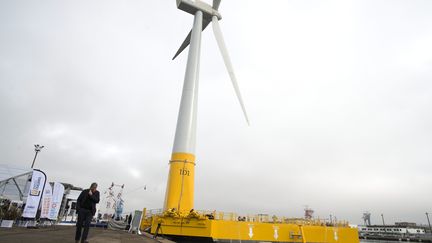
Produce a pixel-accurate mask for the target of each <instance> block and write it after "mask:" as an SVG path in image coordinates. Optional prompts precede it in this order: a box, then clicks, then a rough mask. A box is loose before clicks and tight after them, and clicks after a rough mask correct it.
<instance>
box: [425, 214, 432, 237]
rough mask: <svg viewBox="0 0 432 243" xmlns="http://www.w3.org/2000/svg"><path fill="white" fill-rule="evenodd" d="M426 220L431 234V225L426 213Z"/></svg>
mask: <svg viewBox="0 0 432 243" xmlns="http://www.w3.org/2000/svg"><path fill="white" fill-rule="evenodd" d="M426 218H427V220H428V224H429V231H430V233H431V234H432V228H431V224H430V221H429V213H428V212H426Z"/></svg>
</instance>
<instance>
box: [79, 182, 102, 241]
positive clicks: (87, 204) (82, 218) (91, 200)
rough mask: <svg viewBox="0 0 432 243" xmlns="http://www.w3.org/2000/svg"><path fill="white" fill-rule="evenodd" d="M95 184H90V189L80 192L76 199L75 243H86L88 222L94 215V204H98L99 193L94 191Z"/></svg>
mask: <svg viewBox="0 0 432 243" xmlns="http://www.w3.org/2000/svg"><path fill="white" fill-rule="evenodd" d="M96 188H97V183H92V184H91V186H90V189H86V190H84V191H82V192H81V194H80V195H79V197H78V199H77V204H76V208H77V212H78V221H77V223H76V233H75V242H76V243H79V241H80V239H81V242H82V243H84V242H87V235H88V232H89V227H90V222H91V220H92V218H93V215H95V213H96V203H99V191H97V190H96ZM83 224H84V232H83V233H82V236H81V228H82V226H83Z"/></svg>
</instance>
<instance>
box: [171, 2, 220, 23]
mask: <svg viewBox="0 0 432 243" xmlns="http://www.w3.org/2000/svg"><path fill="white" fill-rule="evenodd" d="M177 8H178V9H180V10H183V11H185V12H187V13H190V14H192V15H195V13H196V12H197V11H201V12H202V13H203V19H205V20H209V21H210V20H211V19H212V17H213V16H216V17H217V18H218V20H221V19H222V16H221V15H220V13H219V12H218V11H217V10H216V9H214V8H213V7H212V6H210V5H209V4H207V3H205V2H202V1H200V0H177Z"/></svg>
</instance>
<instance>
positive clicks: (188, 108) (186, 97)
mask: <svg viewBox="0 0 432 243" xmlns="http://www.w3.org/2000/svg"><path fill="white" fill-rule="evenodd" d="M220 2H221V1H220V0H213V5H212V6H210V5H209V4H207V3H205V2H203V1H200V0H177V8H178V9H180V10H183V11H185V12H188V13H190V14H192V15H194V23H193V27H192V30H191V31H190V32H189V34H188V35H187V37H186V39H185V40H184V41H183V43H182V45H181V46H180V48H179V50H178V51H177V52H176V54H175V55H174V57H173V60H174V59H175V58H176V57H177V56H178V55H179V54H180V53H181V52H182V51H183V50H184V49H185V48H186V47H188V46H190V47H189V53H188V59H187V64H186V73H185V78H184V84H183V92H182V98H181V102H180V109H179V114H178V118H177V127H176V134H175V138H174V146H173V151H172V155H171V160H170V171H169V176H168V183H167V190H166V194H165V202H164V211H167V210H169V211H171V212H178V213H180V214H182V213H189V212H190V211H191V210H192V209H193V208H194V207H193V206H194V202H193V201H194V177H195V138H196V121H197V108H198V81H199V67H200V51H201V33H202V31H203V30H204V29H205V28H206V27H207V26H208V25H209V24H210V22H211V23H212V26H213V33H214V35H215V38H216V41H217V44H218V47H219V50H220V52H221V54H222V57H223V60H224V63H225V66H226V68H227V70H228V73H229V76H230V78H231V81H232V84H233V87H234V90H235V93H236V95H237V98H238V100H239V102H240V106H241V108H242V110H243V114H244V116H245V119H246V122H247V123H248V124H249V119H248V116H247V113H246V109H245V106H244V103H243V99H242V97H241V94H240V90H239V87H238V84H237V79H236V76H235V74H234V69H233V67H232V64H231V60H230V57H229V55H228V51H227V48H226V46H225V42H224V39H223V36H222V32H221V30H220V27H219V20H221V19H222V17H221V15H220V13H219V12H218V9H219V5H220Z"/></svg>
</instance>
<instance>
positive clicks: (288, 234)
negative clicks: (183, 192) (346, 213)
mask: <svg viewBox="0 0 432 243" xmlns="http://www.w3.org/2000/svg"><path fill="white" fill-rule="evenodd" d="M239 219H240V220H239ZM148 227H151V233H152V234H158V235H161V234H163V235H164V236H167V237H169V238H173V239H174V240H178V241H179V242H191V241H195V242H212V241H214V242H301V243H306V242H314V243H315V242H316V243H318V242H322V243H325V242H328V243H359V238H358V231H357V229H356V228H350V227H349V225H348V223H347V222H333V223H329V222H325V221H322V220H305V219H285V218H282V219H278V218H275V217H273V219H272V220H270V221H269V220H266V219H263V218H260V217H259V216H254V217H247V218H243V219H242V218H241V217H240V218H237V217H236V215H235V214H229V215H223V213H219V214H216V213H215V212H214V213H209V214H204V213H197V212H195V211H192V212H190V213H189V214H187V215H180V214H178V213H176V212H174V211H165V213H163V214H159V215H153V216H151V217H143V221H142V222H141V230H144V229H145V228H148Z"/></svg>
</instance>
